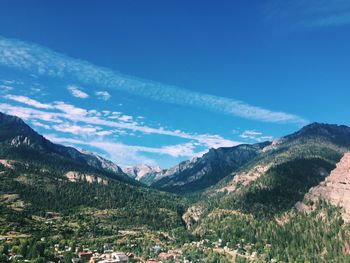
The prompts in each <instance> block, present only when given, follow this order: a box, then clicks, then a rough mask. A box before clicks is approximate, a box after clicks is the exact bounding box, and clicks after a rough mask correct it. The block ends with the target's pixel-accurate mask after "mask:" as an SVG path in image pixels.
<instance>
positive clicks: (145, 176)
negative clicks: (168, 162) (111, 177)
mask: <svg viewBox="0 0 350 263" xmlns="http://www.w3.org/2000/svg"><path fill="white" fill-rule="evenodd" d="M123 172H124V173H125V174H127V175H128V176H130V177H131V178H133V179H135V180H137V181H140V182H142V183H144V184H146V185H151V183H152V182H153V180H154V178H155V177H156V176H157V175H159V174H161V173H162V172H163V170H162V169H161V168H160V167H159V166H150V165H147V164H139V165H137V166H128V167H124V168H123Z"/></svg>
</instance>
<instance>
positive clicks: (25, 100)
mask: <svg viewBox="0 0 350 263" xmlns="http://www.w3.org/2000/svg"><path fill="white" fill-rule="evenodd" d="M4 98H6V99H10V100H13V101H17V102H20V103H24V104H27V105H29V106H32V107H35V108H39V109H52V108H53V107H52V106H51V105H49V104H44V103H41V102H39V101H37V100H34V99H31V98H28V97H25V96H16V95H10V94H9V95H6V96H4Z"/></svg>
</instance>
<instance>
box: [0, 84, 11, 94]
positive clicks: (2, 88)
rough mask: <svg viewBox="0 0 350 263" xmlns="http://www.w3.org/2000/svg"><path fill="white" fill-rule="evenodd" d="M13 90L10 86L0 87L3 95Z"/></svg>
mask: <svg viewBox="0 0 350 263" xmlns="http://www.w3.org/2000/svg"><path fill="white" fill-rule="evenodd" d="M12 90H13V87H11V86H8V85H0V92H1V93H7V92H10V91H12Z"/></svg>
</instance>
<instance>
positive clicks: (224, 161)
mask: <svg viewBox="0 0 350 263" xmlns="http://www.w3.org/2000/svg"><path fill="white" fill-rule="evenodd" d="M269 144H270V142H265V143H260V144H254V145H247V144H242V145H238V146H235V147H222V148H218V149H210V150H209V152H208V153H206V154H204V155H203V156H202V157H199V158H194V159H192V160H190V161H185V162H181V163H180V164H178V165H176V166H174V167H172V168H170V169H168V170H167V171H165V172H164V173H162V174H159V175H158V176H157V177H156V180H155V183H153V184H152V186H154V187H156V188H158V189H161V190H166V191H169V192H182V193H185V192H192V191H196V190H202V189H204V188H206V187H209V186H212V185H214V184H216V183H217V182H219V181H220V180H221V179H222V178H224V177H225V176H227V175H228V174H230V173H231V172H233V171H235V170H236V169H238V168H239V167H241V166H242V165H244V164H246V163H247V162H249V161H250V160H252V159H253V158H255V157H256V156H257V155H258V154H259V153H261V151H262V149H264V148H265V147H266V146H268V145H269Z"/></svg>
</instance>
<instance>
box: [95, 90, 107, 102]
mask: <svg viewBox="0 0 350 263" xmlns="http://www.w3.org/2000/svg"><path fill="white" fill-rule="evenodd" d="M95 94H96V96H97V98H99V99H101V100H109V99H110V98H111V94H109V93H108V91H96V92H95Z"/></svg>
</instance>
